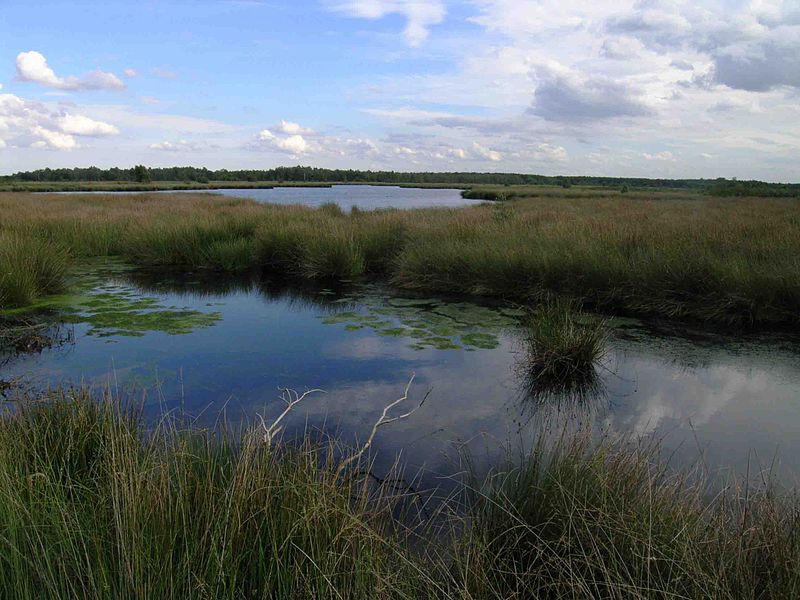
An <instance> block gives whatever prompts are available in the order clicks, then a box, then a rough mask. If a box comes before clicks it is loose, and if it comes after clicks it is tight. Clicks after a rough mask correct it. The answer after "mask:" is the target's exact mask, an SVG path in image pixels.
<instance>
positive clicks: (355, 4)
mask: <svg viewBox="0 0 800 600" xmlns="http://www.w3.org/2000/svg"><path fill="white" fill-rule="evenodd" d="M331 6H332V8H333V9H334V10H336V11H338V12H341V13H343V14H346V15H349V16H352V17H360V18H362V19H381V18H383V17H385V16H387V15H391V14H398V15H401V16H403V17H405V19H406V27H405V29H404V30H403V36H404V37H405V40H406V43H407V44H408V45H409V46H412V47H417V46H420V45H421V44H422V43H423V42H424V41H425V40H426V39H427V38H428V34H429V30H430V28H431V26H433V25H437V24H439V23H441V22H442V21H443V20H444V17H445V14H446V10H445V6H444V2H443V0H344V1H339V2H333V3H331Z"/></svg>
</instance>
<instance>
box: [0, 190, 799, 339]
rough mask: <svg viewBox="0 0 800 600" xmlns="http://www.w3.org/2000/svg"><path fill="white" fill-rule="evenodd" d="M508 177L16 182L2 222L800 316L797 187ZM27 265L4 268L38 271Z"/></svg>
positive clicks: (126, 253)
mask: <svg viewBox="0 0 800 600" xmlns="http://www.w3.org/2000/svg"><path fill="white" fill-rule="evenodd" d="M512 191H515V193H517V194H519V195H520V196H519V198H518V199H516V200H514V201H513V202H507V203H502V204H499V205H498V204H495V205H491V204H486V205H481V206H472V207H468V208H464V209H458V210H453V209H423V210H410V211H375V212H365V211H354V212H352V213H344V212H343V211H342V210H341V209H339V208H338V207H335V206H323V207H321V208H319V209H311V208H307V207H299V206H275V205H263V204H257V203H255V202H251V201H247V200H237V199H229V198H220V197H218V196H211V195H204V194H180V195H178V194H176V195H174V196H169V195H164V194H159V195H155V194H152V195H148V194H143V195H140V196H114V195H111V194H109V195H95V196H88V195H87V196H80V195H76V196H47V195H33V194H11V193H7V194H0V223H2V230H0V231H2V232H3V235H12V236H16V238H15V239H19V238H24V239H25V240H26V241H27V240H39V241H40V243H44V244H54V245H56V244H57V245H58V247H63V248H66V249H67V250H68V251H69V253H70V255H72V256H74V257H80V256H98V255H110V254H114V255H119V256H122V257H124V258H126V259H127V260H129V261H131V262H132V263H134V264H138V265H169V266H190V267H204V268H212V269H220V270H241V269H244V268H247V267H248V266H249V267H254V268H262V269H265V270H269V271H272V272H278V273H281V274H286V275H292V276H299V277H311V278H318V279H325V278H352V277H357V276H360V275H362V274H377V275H382V276H386V277H389V278H390V279H391V280H392V281H393V282H394V283H395V284H396V285H399V286H402V287H407V288H413V289H420V290H427V291H432V292H437V291H438V292H447V293H466V294H478V295H486V296H498V297H503V298H507V299H509V298H513V299H516V300H519V301H522V302H538V301H539V300H540V299H541V298H542V297H543V296H545V295H547V294H556V295H563V296H569V297H574V298H578V299H580V300H581V301H582V302H583V303H584V304H585V305H587V306H590V307H591V308H593V309H597V310H600V311H608V312H625V313H633V314H641V315H658V316H664V317H676V318H691V319H697V320H704V321H710V322H716V323H725V324H732V325H739V326H753V325H755V326H762V325H787V324H797V323H798V319H800V317H798V315H800V262H798V260H797V257H798V256H800V205H798V204H797V203H796V202H795V201H793V200H789V199H767V198H736V199H724V200H722V199H716V198H708V197H704V196H699V195H696V194H681V193H678V192H659V193H656V192H650V193H646V192H641V191H632V192H630V193H628V194H624V195H621V194H619V193H617V192H615V191H612V192H609V191H608V190H605V191H602V190H601V191H595V190H587V189H581V190H573V189H559V190H553V191H552V193H549V194H545V193H544V191H542V190H541V189H537V191H536V193H537V194H538V196H536V197H527V195H529V194H531V193H533V192H532V191H525V190H522V189H520V190H513V189H512ZM545 191H546V190H545ZM31 243H33V242H31ZM6 260H7V259H6ZM17 260H19V259H17ZM20 270H21V268H20V267H16V266H13V267H11V268H10V270H9V269H7V272H13V273H15V274H14V275H13V276H12V278H14V277H19V278H24V277H26V276H27V275H25V276H23V275H17V274H16V272H17V271H20ZM6 277H8V275H7V276H6ZM3 285H4V287H6V288H9V289H10V288H11V287H19V288H21V289H23V288H26V287H27V289H29V290H31V291H30V292H29V293H27V294H26V293H20V294H15V296H16V298H22V299H23V300H24V299H25V298H26V297H27V298H30V297H32V296H35V295H36V294H38V293H42V292H41V291H37V289H41V290H44V289H45V288H37V287H36V286H30V285H27V286H25V285H23V284H18V285H15V286H12V285H11V284H3ZM8 302H9V300H5V303H8ZM15 302H20V300H19V299H17V300H15Z"/></svg>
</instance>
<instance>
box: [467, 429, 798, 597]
mask: <svg viewBox="0 0 800 600" xmlns="http://www.w3.org/2000/svg"><path fill="white" fill-rule="evenodd" d="M704 491H705V490H704V488H703V487H702V486H700V485H697V484H693V483H692V478H691V477H690V476H689V475H687V474H685V473H684V474H682V473H675V472H674V471H670V470H668V469H666V468H665V467H664V466H663V463H660V462H659V460H658V456H657V447H654V446H651V447H643V446H638V447H637V446H631V445H630V444H626V443H623V442H620V441H611V440H608V439H606V440H604V441H601V442H599V443H591V442H590V441H589V438H588V437H586V436H578V437H577V438H575V439H570V440H567V439H562V440H560V441H558V442H556V443H555V445H554V446H553V447H551V448H549V449H545V447H544V445H543V444H539V446H538V447H537V449H536V450H535V451H534V452H533V453H532V454H531V455H530V456H528V457H527V459H526V460H525V461H523V463H522V465H521V466H512V467H510V468H506V469H503V470H500V471H498V472H497V473H496V474H494V475H493V476H490V477H489V478H488V479H487V480H486V481H485V482H483V483H482V484H479V485H478V486H477V487H476V488H475V489H474V490H473V491H472V492H471V493H470V494H469V496H470V498H471V499H470V500H468V502H469V505H470V513H471V516H472V519H473V520H472V526H471V528H470V530H469V534H468V535H467V536H466V538H465V539H463V540H462V541H461V544H460V545H458V547H459V548H460V551H457V552H456V553H455V556H456V557H457V560H456V563H455V564H456V567H457V571H458V573H459V574H458V576H457V577H458V579H459V580H462V581H463V582H464V584H463V585H464V588H465V590H467V594H466V595H468V596H469V597H472V598H794V597H797V594H798V593H800V528H798V520H799V519H800V511H799V510H798V505H797V503H796V501H795V500H794V499H791V498H789V499H786V498H778V497H776V496H775V495H774V494H772V493H771V492H769V491H765V490H763V489H761V490H750V489H747V488H746V487H744V488H740V487H733V488H731V489H729V490H728V491H727V492H726V493H724V494H722V495H720V496H717V497H716V498H714V499H711V500H709V499H708V497H707V495H706V494H704Z"/></svg>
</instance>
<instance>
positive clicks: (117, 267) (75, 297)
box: [5, 259, 222, 337]
mask: <svg viewBox="0 0 800 600" xmlns="http://www.w3.org/2000/svg"><path fill="white" fill-rule="evenodd" d="M130 269H131V267H129V266H128V265H126V264H124V263H122V262H121V261H118V260H113V259H108V260H101V261H86V262H85V263H83V264H82V265H81V266H80V267H79V268H78V269H76V270H75V271H74V272H73V273H72V275H71V277H72V282H71V285H70V287H69V290H68V292H67V293H66V294H61V295H54V296H46V297H43V298H40V299H39V300H38V301H37V302H35V303H34V304H32V305H30V306H28V307H26V308H25V309H16V310H11V311H5V316H6V317H15V318H22V317H23V316H26V315H43V314H46V315H50V316H51V318H50V321H53V320H56V319H57V320H60V321H61V322H62V323H72V324H87V325H88V326H89V328H88V330H87V331H86V334H87V335H93V336H98V337H112V336H126V337H140V336H143V335H145V333H147V332H152V331H160V332H163V333H167V334H169V335H181V334H187V333H191V332H193V331H195V330H196V329H198V328H201V327H209V326H211V325H214V324H215V323H216V322H218V321H219V320H220V319H221V318H222V315H221V313H219V312H203V311H199V310H194V309H191V308H188V307H179V306H165V305H164V304H163V303H162V301H161V300H160V299H159V298H157V297H153V296H146V295H143V294H141V293H140V292H138V291H136V289H135V288H132V287H130V286H128V285H126V284H124V283H123V282H122V281H121V278H122V277H123V275H124V274H125V273H126V272H127V271H129V270H130Z"/></svg>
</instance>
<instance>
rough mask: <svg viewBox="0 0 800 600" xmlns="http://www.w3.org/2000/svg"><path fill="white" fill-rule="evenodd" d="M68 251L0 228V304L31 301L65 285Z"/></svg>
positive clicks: (22, 304) (48, 242) (49, 242)
mask: <svg viewBox="0 0 800 600" xmlns="http://www.w3.org/2000/svg"><path fill="white" fill-rule="evenodd" d="M67 265H68V252H67V250H66V249H65V248H64V247H62V246H59V245H58V244H57V243H54V242H51V241H48V240H46V239H41V238H36V237H29V236H23V235H20V234H19V233H15V232H4V231H0V307H18V306H25V305H27V304H31V303H32V302H34V301H35V300H36V299H37V298H39V297H40V296H43V295H46V294H53V293H56V292H60V291H61V290H62V289H63V288H64V285H65V277H66V271H67Z"/></svg>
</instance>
